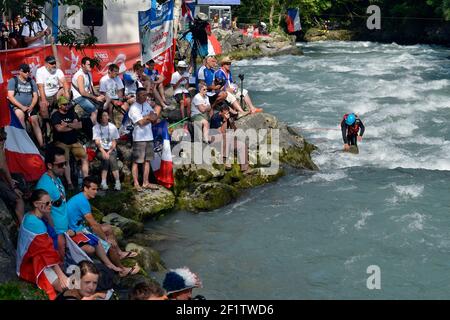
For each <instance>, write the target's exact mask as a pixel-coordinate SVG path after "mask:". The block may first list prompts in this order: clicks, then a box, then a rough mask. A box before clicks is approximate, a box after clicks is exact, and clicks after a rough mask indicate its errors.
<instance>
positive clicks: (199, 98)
mask: <svg viewBox="0 0 450 320" xmlns="http://www.w3.org/2000/svg"><path fill="white" fill-rule="evenodd" d="M201 104H206V105H207V106H211V105H210V104H209V98H208V96H206V97H204V98H203V97H202V95H201V94H200V93H197V94H196V95H195V96H194V99H192V102H191V117H192V116H195V115H197V114H202V113H203V112H201V111H200V110H199V109H198V106H199V105H201Z"/></svg>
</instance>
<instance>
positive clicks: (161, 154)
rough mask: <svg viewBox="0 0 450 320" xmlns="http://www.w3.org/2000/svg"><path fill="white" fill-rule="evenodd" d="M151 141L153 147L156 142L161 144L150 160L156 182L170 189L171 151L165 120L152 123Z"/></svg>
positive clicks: (171, 171)
mask: <svg viewBox="0 0 450 320" xmlns="http://www.w3.org/2000/svg"><path fill="white" fill-rule="evenodd" d="M152 131H153V142H154V143H155V147H157V144H158V143H161V146H160V148H159V149H161V150H160V151H159V150H158V151H157V152H155V157H154V159H153V160H152V169H153V173H154V175H155V177H156V180H157V181H158V184H160V185H162V186H164V187H166V188H167V189H170V188H171V187H172V186H173V183H174V179H173V163H172V151H171V148H170V135H169V130H168V127H167V121H166V120H163V121H161V122H160V123H158V124H156V125H152Z"/></svg>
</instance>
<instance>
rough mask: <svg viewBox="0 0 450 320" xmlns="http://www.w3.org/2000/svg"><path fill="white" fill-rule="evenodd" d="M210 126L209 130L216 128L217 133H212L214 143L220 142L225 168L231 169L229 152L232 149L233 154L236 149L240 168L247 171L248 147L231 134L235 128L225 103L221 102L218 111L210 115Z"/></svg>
mask: <svg viewBox="0 0 450 320" xmlns="http://www.w3.org/2000/svg"><path fill="white" fill-rule="evenodd" d="M210 128H211V132H214V131H215V130H213V129H217V130H218V134H217V135H214V143H219V142H222V155H223V162H224V164H225V169H231V163H230V159H229V155H230V152H231V151H233V155H234V151H237V155H238V159H239V163H240V165H241V170H242V172H247V171H248V170H249V164H248V148H247V145H246V144H245V143H244V142H242V141H240V140H239V139H236V138H235V135H234V134H233V131H235V130H236V129H237V128H236V125H235V123H234V121H233V120H232V118H231V116H230V107H229V106H228V105H227V104H226V103H222V105H220V107H219V112H217V113H215V114H214V115H213V116H212V117H211V121H210ZM233 141H234V145H233Z"/></svg>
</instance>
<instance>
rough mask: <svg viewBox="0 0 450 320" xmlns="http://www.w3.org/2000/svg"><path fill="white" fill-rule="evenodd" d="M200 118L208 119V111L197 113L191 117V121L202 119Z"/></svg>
mask: <svg viewBox="0 0 450 320" xmlns="http://www.w3.org/2000/svg"><path fill="white" fill-rule="evenodd" d="M202 120H206V121H209V113H208V112H206V113H198V114H196V115H195V116H192V117H191V121H192V122H196V121H202Z"/></svg>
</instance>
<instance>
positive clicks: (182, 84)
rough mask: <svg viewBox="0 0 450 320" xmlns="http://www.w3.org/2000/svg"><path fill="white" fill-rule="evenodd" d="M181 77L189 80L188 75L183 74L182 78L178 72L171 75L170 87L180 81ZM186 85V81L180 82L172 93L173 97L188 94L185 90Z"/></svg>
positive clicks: (186, 73)
mask: <svg viewBox="0 0 450 320" xmlns="http://www.w3.org/2000/svg"><path fill="white" fill-rule="evenodd" d="M182 77H186V78H189V73H188V72H185V73H183V76H181V74H180V73H179V72H178V71H177V72H175V73H173V74H172V80H170V84H172V85H174V84H176V83H177V82H178V80H180V79H181V78H182ZM187 84H188V80H183V81H181V82H180V84H179V86H178V87H177V89H176V90H175V91H174V92H173V95H174V96H176V95H177V94H179V93H189V91H188V90H187V89H186V86H187Z"/></svg>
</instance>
